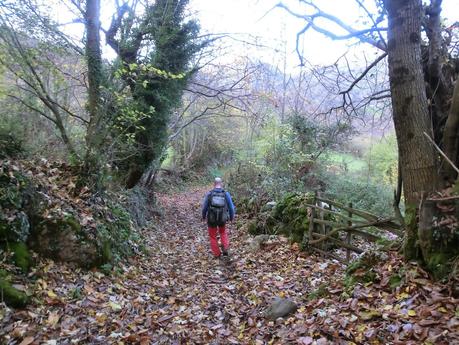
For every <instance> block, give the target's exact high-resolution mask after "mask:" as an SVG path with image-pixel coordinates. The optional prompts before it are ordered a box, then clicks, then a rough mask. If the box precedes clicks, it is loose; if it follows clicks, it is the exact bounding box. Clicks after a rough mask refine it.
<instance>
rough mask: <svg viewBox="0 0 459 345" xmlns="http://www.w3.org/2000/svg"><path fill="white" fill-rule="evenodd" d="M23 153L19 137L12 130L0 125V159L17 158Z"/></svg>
mask: <svg viewBox="0 0 459 345" xmlns="http://www.w3.org/2000/svg"><path fill="white" fill-rule="evenodd" d="M23 153H24V144H23V141H22V139H20V135H19V134H18V133H16V132H15V131H14V130H13V129H11V128H8V127H6V126H2V125H0V159H5V158H18V157H20V156H22V155H23Z"/></svg>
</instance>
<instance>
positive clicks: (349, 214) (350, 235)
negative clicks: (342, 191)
mask: <svg viewBox="0 0 459 345" xmlns="http://www.w3.org/2000/svg"><path fill="white" fill-rule="evenodd" d="M351 209H352V202H350V203H349V212H348V216H349V218H351V220H348V221H347V225H348V226H349V227H351V226H352V212H351ZM351 241H352V233H351V231H349V230H348V231H347V236H346V242H347V244H349V245H350V244H351ZM350 260H351V251H350V249H349V248H347V250H346V261H347V262H349V261H350Z"/></svg>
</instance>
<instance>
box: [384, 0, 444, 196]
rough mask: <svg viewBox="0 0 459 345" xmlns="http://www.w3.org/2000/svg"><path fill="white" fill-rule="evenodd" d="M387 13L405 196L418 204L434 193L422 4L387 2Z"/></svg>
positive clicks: (416, 1) (403, 0)
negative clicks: (428, 138)
mask: <svg viewBox="0 0 459 345" xmlns="http://www.w3.org/2000/svg"><path fill="white" fill-rule="evenodd" d="M386 7H387V10H388V14H389V31H388V40H389V42H388V57H389V80H390V88H391V95H392V107H393V118H394V125H395V131H396V135H397V143H398V148H399V158H400V161H401V169H402V176H403V183H404V185H403V187H404V195H405V199H406V201H407V203H408V204H415V205H418V203H419V200H420V199H421V196H422V193H423V192H429V191H432V190H434V188H435V186H436V181H437V174H436V154H435V152H434V149H433V147H432V146H431V145H430V143H429V142H428V141H427V140H426V138H425V137H424V134H423V133H424V132H426V133H428V134H429V135H430V133H431V131H432V130H431V128H432V126H431V122H430V118H429V113H428V104H427V97H426V91H425V87H424V77H423V72H422V64H421V45H420V43H421V10H422V7H421V1H419V0H386Z"/></svg>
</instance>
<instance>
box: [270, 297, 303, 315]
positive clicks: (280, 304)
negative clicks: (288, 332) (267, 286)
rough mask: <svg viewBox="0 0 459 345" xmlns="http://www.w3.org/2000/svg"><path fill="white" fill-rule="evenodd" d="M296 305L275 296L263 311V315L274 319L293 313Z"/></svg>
mask: <svg viewBox="0 0 459 345" xmlns="http://www.w3.org/2000/svg"><path fill="white" fill-rule="evenodd" d="M297 308H298V306H297V305H296V303H295V302H293V301H291V300H289V299H287V298H280V297H277V298H276V299H274V302H273V303H272V304H271V306H270V307H269V308H268V309H267V310H266V311H265V317H266V318H268V319H271V320H276V319H277V318H279V317H284V316H287V315H290V314H292V313H294V312H295V311H296V310H297Z"/></svg>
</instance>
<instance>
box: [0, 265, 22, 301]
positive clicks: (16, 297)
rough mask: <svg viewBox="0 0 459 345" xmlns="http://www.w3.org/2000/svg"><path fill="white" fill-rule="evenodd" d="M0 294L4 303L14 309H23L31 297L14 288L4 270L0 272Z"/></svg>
mask: <svg viewBox="0 0 459 345" xmlns="http://www.w3.org/2000/svg"><path fill="white" fill-rule="evenodd" d="M0 292H1V296H2V297H3V302H5V303H6V305H8V306H10V307H13V308H23V307H25V306H26V305H27V303H28V302H29V297H28V296H27V295H26V294H25V293H24V292H22V291H19V290H17V289H15V288H14V287H13V285H12V284H11V281H10V276H9V275H8V273H7V272H6V271H4V270H0Z"/></svg>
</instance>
